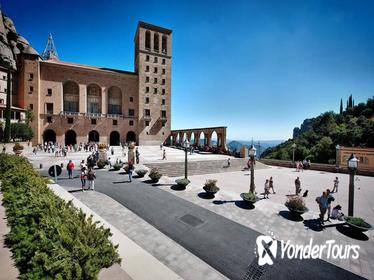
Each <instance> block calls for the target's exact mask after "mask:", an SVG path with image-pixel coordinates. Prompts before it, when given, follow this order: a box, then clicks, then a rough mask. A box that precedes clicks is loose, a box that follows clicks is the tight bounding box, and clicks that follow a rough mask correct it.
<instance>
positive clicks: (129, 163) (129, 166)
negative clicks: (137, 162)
mask: <svg viewBox="0 0 374 280" xmlns="http://www.w3.org/2000/svg"><path fill="white" fill-rule="evenodd" d="M134 169H135V168H134V164H133V163H132V160H129V162H128V173H129V181H130V182H132V173H133V171H134Z"/></svg>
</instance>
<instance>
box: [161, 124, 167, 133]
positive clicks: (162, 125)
mask: <svg viewBox="0 0 374 280" xmlns="http://www.w3.org/2000/svg"><path fill="white" fill-rule="evenodd" d="M165 124H166V123H165V122H162V123H161V125H162V126H165ZM162 135H164V134H162Z"/></svg>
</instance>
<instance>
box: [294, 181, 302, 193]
mask: <svg viewBox="0 0 374 280" xmlns="http://www.w3.org/2000/svg"><path fill="white" fill-rule="evenodd" d="M295 189H296V190H295V193H296V195H299V193H300V192H301V182H300V178H299V177H297V178H296V180H295Z"/></svg>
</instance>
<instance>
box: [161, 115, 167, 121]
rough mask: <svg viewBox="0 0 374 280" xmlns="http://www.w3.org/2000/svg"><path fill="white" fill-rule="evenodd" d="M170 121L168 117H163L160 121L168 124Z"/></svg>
mask: <svg viewBox="0 0 374 280" xmlns="http://www.w3.org/2000/svg"><path fill="white" fill-rule="evenodd" d="M167 120H168V118H167V117H166V116H161V117H160V121H162V122H166V121H167Z"/></svg>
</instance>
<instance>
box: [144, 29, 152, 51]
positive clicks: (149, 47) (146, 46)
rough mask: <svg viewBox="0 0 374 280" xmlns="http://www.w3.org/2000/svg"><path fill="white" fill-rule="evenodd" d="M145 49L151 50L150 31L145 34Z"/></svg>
mask: <svg viewBox="0 0 374 280" xmlns="http://www.w3.org/2000/svg"><path fill="white" fill-rule="evenodd" d="M145 48H146V49H151V31H149V30H147V31H146V32H145Z"/></svg>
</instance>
